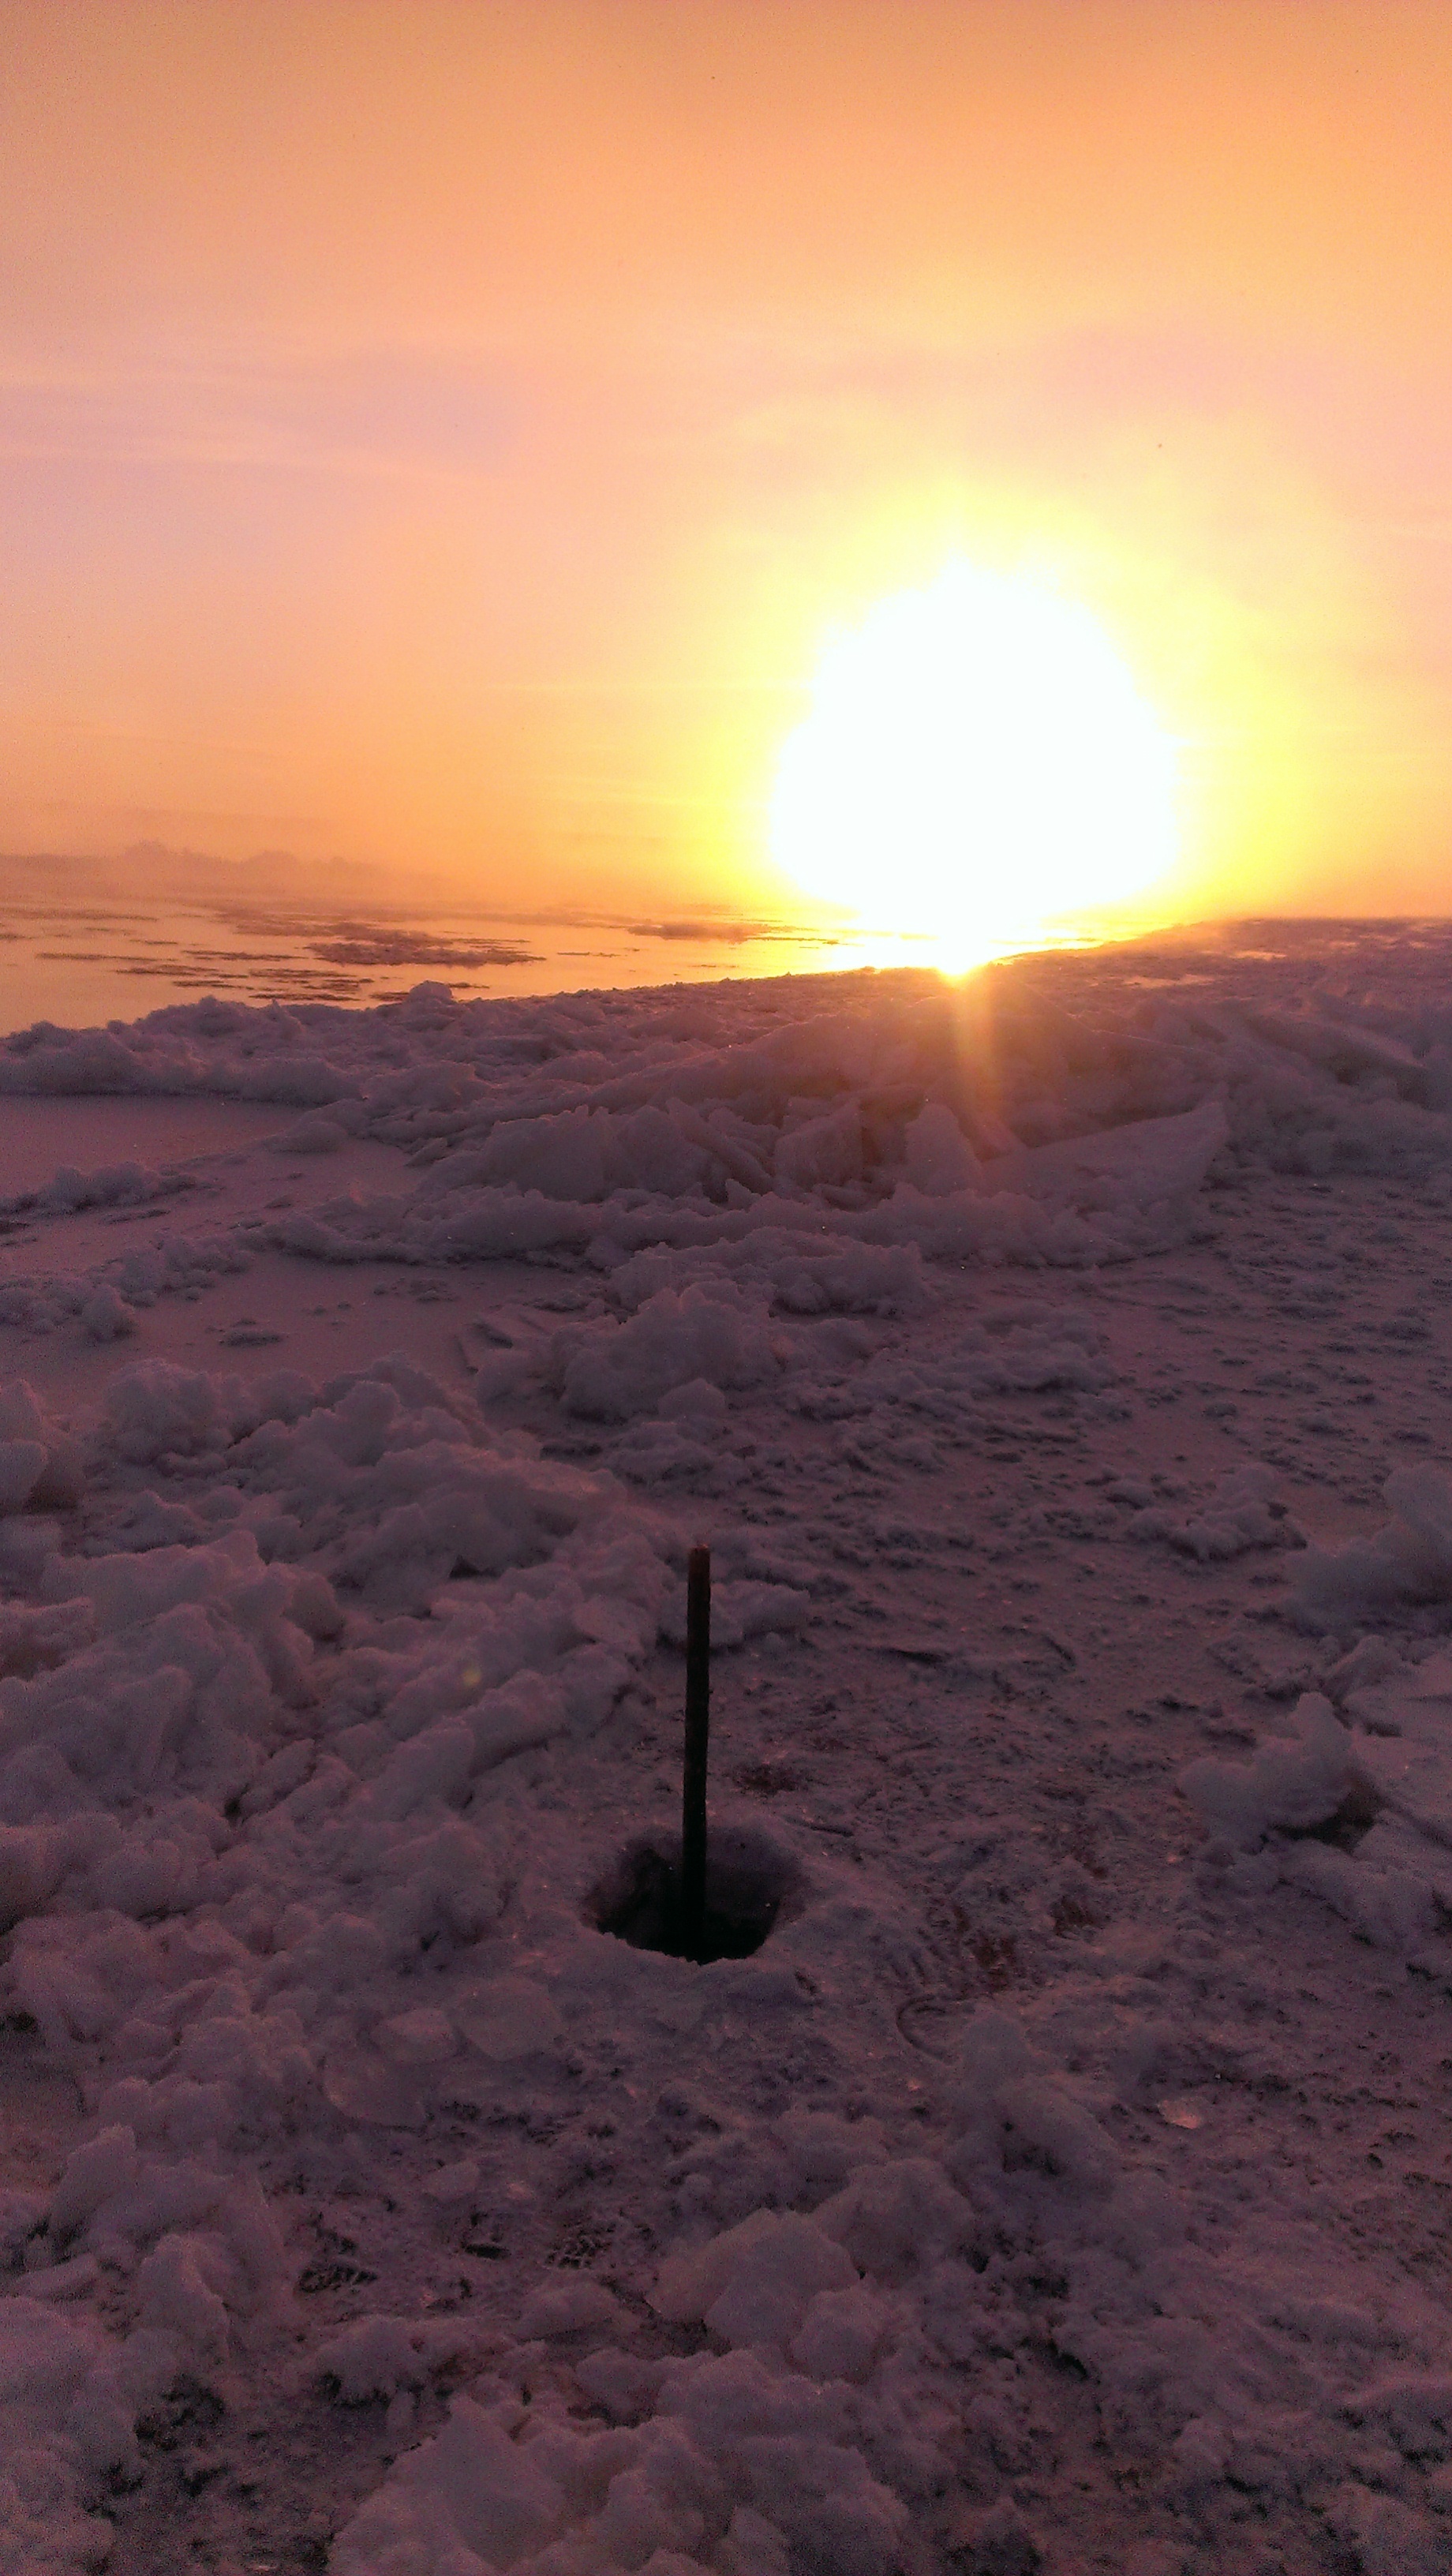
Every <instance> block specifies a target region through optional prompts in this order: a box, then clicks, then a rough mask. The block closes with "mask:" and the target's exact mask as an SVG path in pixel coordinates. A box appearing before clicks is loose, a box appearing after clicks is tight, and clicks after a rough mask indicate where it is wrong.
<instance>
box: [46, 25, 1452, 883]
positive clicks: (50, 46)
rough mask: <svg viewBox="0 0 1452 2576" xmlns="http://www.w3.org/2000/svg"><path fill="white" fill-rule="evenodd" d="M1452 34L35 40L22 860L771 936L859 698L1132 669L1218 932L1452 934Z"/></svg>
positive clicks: (69, 31)
mask: <svg viewBox="0 0 1452 2576" xmlns="http://www.w3.org/2000/svg"><path fill="white" fill-rule="evenodd" d="M1449 130H1452V17H1449V14H1448V12H1447V10H1446V8H1445V6H1444V5H1437V6H1426V7H1424V6H1421V5H1416V0H1365V5H1361V4H1360V0H1358V5H1340V6H1336V5H1326V0H1298V5H1295V6H1289V5H1284V0H1264V5H1259V6H1254V7H1245V6H1241V5H1237V0H1198V5H1197V0H1179V5H1170V0H1154V5H1132V4H1131V0H1120V5H1101V0H1058V4H1057V5H1050V4H1049V0H1000V5H973V6H969V5H958V6H953V7H948V6H940V5H937V0H913V5H901V0H899V5H888V0H877V4H876V5H870V6H868V5H854V0H771V5H767V0H711V5H706V0H701V5H695V0H608V5H604V4H603V0H602V5H593V6H592V5H582V4H581V0H573V4H572V0H529V4H528V5H525V0H518V5H506V6H498V5H494V6H490V5H483V0H479V5H469V6H464V5H448V0H409V5H408V6H407V7H406V8H401V7H399V6H397V5H396V0H390V5H386V6H373V5H369V0H342V5H329V4H328V0H268V5H266V6H263V5H251V6H247V7H236V6H224V5H221V4H220V0H216V5H209V0H180V5H178V0H152V5H148V0H128V5H127V6H126V7H125V8H117V7H115V6H114V5H109V4H107V5H90V0H39V5H31V0H8V5H7V7H6V8H5V10H4V12H3V17H0V242H3V246H4V247H3V253H0V281H3V282H0V455H3V475H0V534H3V560H4V565H5V577H4V583H3V590H0V656H3V674H4V686H3V692H0V755H3V758H0V778H3V782H4V784H3V791H0V848H4V849H9V850H12V851H20V850H26V849H37V848H49V849H62V850H75V851H87V852H107V851H111V850H114V849H117V848H120V847H122V846H124V845H125V844H126V843H128V842H130V841H134V840H137V839H140V838H159V839H162V840H166V841H170V842H175V843H185V844H189V845H192V846H195V847H199V848H205V849H210V850H215V851H217V852H219V853H221V854H223V855H227V856H240V855H242V854H244V853H247V852H250V851H253V850H255V849H257V848H259V847H264V846H270V847H277V846H283V847H289V848H293V849H296V850H297V851H299V852H302V853H304V854H309V855H311V854H321V853H326V852H334V851H336V852H341V853H344V854H346V855H348V856H351V857H356V858H362V859H369V860H373V861H378V862H382V863H383V864H385V865H387V866H390V867H396V868H397V869H398V870H399V872H400V879H401V880H402V878H403V877H404V875H405V872H407V871H409V870H411V869H419V868H430V869H433V868H444V869H447V870H449V871H452V872H454V873H456V874H457V875H458V876H459V878H460V880H461V881H462V882H464V883H466V884H467V885H468V886H469V887H470V888H471V889H472V890H473V891H475V892H477V893H478V895H479V896H480V897H481V899H484V900H488V901H491V902H498V903H501V904H505V905H515V904H517V903H519V902H520V901H521V900H524V899H527V900H528V901H530V902H534V901H561V902H565V901H570V900H575V899H579V898H580V897H582V896H583V897H588V898H589V899H590V900H592V901H616V900H618V901H620V902H622V903H633V902H637V901H640V900H642V899H651V900H664V899H666V898H667V897H671V898H679V899H687V900H690V901H699V900H715V901H718V902H720V903H723V904H732V903H747V904H754V903H759V902H760V901H761V900H763V899H766V898H769V897H772V896H773V895H774V896H775V897H776V898H778V899H780V897H781V894H782V889H781V887H780V884H779V882H778V881H777V880H775V879H774V878H773V875H772V872H771V870H770V867H769V865H768V862H767V859H766V856H765V827H764V809H765V803H766V799H767V796H768V794H769V790H770V785H771V780H772V775H773V770H774V764H775V761H776V758H777V755H778V752H779V749H780V745H781V743H782V741H783V739H784V737H785V735H786V733H787V732H788V731H789V730H790V728H791V726H792V724H793V723H794V722H795V721H796V720H797V719H798V717H799V716H800V714H801V712H802V710H803V707H804V705H805V702H806V691H807V687H808V684H809V682H810V678H811V674H812V671H813V668H814V666H815V663H816V659H817V656H818V653H819V651H820V648H821V645H822V642H823V640H824V638H825V637H826V636H827V635H828V634H829V632H830V631H831V630H832V629H833V628H834V627H838V626H840V625H841V624H843V623H844V622H849V623H850V622H851V621H852V620H853V619H854V618H855V617H857V616H858V615H860V614H861V613H862V612H863V611H864V610H865V609H866V608H867V607H868V606H869V605H870V604H871V602H872V601H873V600H875V599H876V598H878V597H879V596H880V595H882V594H883V593H885V592H889V591H891V590H894V589H897V588H901V587H903V586H905V585H910V584H914V583H919V582H923V581H925V580H928V579H930V578H931V577H932V575H933V574H934V573H935V572H936V571H937V570H938V569H939V568H940V567H941V565H942V564H943V562H944V561H945V560H946V559H947V558H948V557H949V556H950V555H952V554H953V553H966V554H968V555H970V556H972V557H973V558H975V559H977V560H981V561H983V562H986V563H989V564H992V565H998V566H1003V565H1012V564H1016V563H1018V562H1021V561H1026V562H1028V563H1029V564H1030V565H1031V566H1033V567H1034V568H1036V569H1037V570H1038V571H1040V572H1041V573H1047V574H1049V575H1050V576H1051V577H1052V578H1054V579H1055V580H1057V581H1058V582H1059V583H1060V584H1061V585H1062V586H1063V587H1064V588H1065V589H1066V590H1068V591H1069V592H1070V593H1071V594H1072V595H1074V596H1076V597H1078V598H1081V599H1083V600H1084V601H1085V602H1086V603H1087V604H1088V605H1090V606H1091V607H1092V608H1093V609H1094V610H1095V611H1096V612H1097V613H1098V614H1099V615H1100V616H1101V617H1102V618H1103V619H1104V621H1105V623H1106V624H1107V625H1108V627H1109V628H1110V631H1111V633H1112V634H1113V635H1114V637H1115V639H1116V641H1117V642H1118V643H1119V644H1120V646H1121V647H1122V649H1123V651H1124V653H1125V654H1126V656H1127V658H1128V659H1129V661H1130V664H1131V667H1132V668H1133V670H1134V672H1135V674H1136V677H1137V679H1138V680H1139V683H1140V685H1141V687H1142V689H1143V691H1144V693H1145V695H1146V696H1147V697H1148V698H1149V699H1150V701H1151V702H1152V704H1153V705H1154V706H1155V707H1156V708H1157V709H1158V710H1159V712H1160V713H1161V715H1162V717H1163V719H1164V722H1165V723H1166V725H1167V726H1168V727H1169V728H1170V730H1171V731H1172V732H1173V733H1174V734H1175V735H1176V736H1177V737H1178V738H1179V739H1180V741H1181V743H1182V745H1183V750H1182V773H1183V778H1184V825H1185V859H1184V863H1183V866H1182V869H1181V871H1180V876H1179V879H1178V880H1177V882H1176V884H1175V886H1174V887H1173V888H1172V889H1171V890H1170V891H1171V894H1172V896H1173V898H1174V901H1175V904H1176V905H1177V907H1178V908H1180V909H1190V910H1201V911H1203V910H1207V909H1215V908H1225V909H1245V908H1253V907H1256V906H1260V905H1264V906H1266V907H1276V906H1279V907H1290V908H1306V909H1321V908H1326V909H1343V908H1344V909H1359V910H1373V911H1382V910H1385V911H1394V910H1401V911H1406V910H1420V909H1438V910H1446V909H1448V908H1449V903H1448V892H1449V886H1452V871H1449V869H1448V865H1447V855H1446V854H1447V851H1448V846H1449V833H1448V826H1449V818H1452V749H1449V742H1452V728H1449V726H1448V722H1447V707H1448V688H1449V678H1452V615H1449V611H1452V475H1449V467H1452V455H1449V448H1452V381H1449V380H1452V318H1449V314H1452V300H1449V296H1448V291H1447V280H1448V278H1449V276H1452V188H1449V185H1448V181H1447V176H1446V167H1445V162H1446V137H1447V134H1448V132H1449Z"/></svg>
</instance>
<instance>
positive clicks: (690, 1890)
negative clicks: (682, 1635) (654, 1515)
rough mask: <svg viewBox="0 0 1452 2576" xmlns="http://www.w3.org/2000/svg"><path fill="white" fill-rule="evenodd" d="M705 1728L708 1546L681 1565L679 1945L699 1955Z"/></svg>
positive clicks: (708, 1710) (708, 1660)
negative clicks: (682, 1715)
mask: <svg viewBox="0 0 1452 2576" xmlns="http://www.w3.org/2000/svg"><path fill="white" fill-rule="evenodd" d="M710 1734H711V1551H710V1549H709V1548H708V1547H693V1548H692V1550H691V1554H690V1560H689V1563H688V1566H687V1570H686V1760H685V1773H684V1780H683V1786H682V1799H681V1951H682V1955H683V1956H684V1957H685V1958H687V1959H696V1960H699V1958H700V1956H701V1952H702V1950H703V1948H704V1946H705V1930H706V1758H707V1752H708V1749H709V1745H710Z"/></svg>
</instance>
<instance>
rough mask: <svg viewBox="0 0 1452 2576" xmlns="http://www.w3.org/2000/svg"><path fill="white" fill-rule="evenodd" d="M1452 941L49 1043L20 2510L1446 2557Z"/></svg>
mask: <svg viewBox="0 0 1452 2576" xmlns="http://www.w3.org/2000/svg"><path fill="white" fill-rule="evenodd" d="M1449 969H1452V938H1449V937H1448V936H1447V935H1446V934H1445V933H1444V932H1443V931H1442V930H1440V929H1439V928H1434V929H1431V930H1425V929H1424V930H1407V931H1402V932H1396V931H1382V930H1372V929H1365V930H1361V931H1358V930H1356V929H1355V928H1349V929H1343V930H1340V931H1337V932H1335V933H1334V934H1333V933H1332V932H1331V931H1330V930H1324V929H1323V931H1322V932H1320V933H1319V934H1317V935H1316V936H1315V937H1314V938H1312V937H1309V936H1307V937H1305V938H1302V939H1299V940H1298V939H1297V938H1295V937H1293V936H1291V935H1289V934H1287V935H1285V936H1278V935H1277V934H1276V932H1275V931H1274V929H1273V928H1272V929H1271V930H1266V929H1264V927H1262V929H1261V930H1259V931H1257V932H1256V933H1255V935H1254V936H1253V937H1251V938H1239V939H1237V938H1234V937H1230V936H1227V937H1225V938H1224V939H1216V940H1214V941H1209V942H1206V943H1203V944H1201V945H1198V946H1196V945H1194V944H1192V943H1189V942H1184V941H1182V942H1178V943H1170V942H1165V943H1161V944H1160V945H1159V946H1158V947H1156V946H1153V945H1145V944H1143V943H1141V944H1139V945H1137V946H1134V947H1129V948H1125V949H1121V950H1111V951H1103V952H1097V953H1091V954H1086V955H1083V956H1077V957H1074V956H1053V957H1040V958H1036V959H1026V960H1022V961H1019V962H1016V963H1013V964H1008V965H1004V966H1000V967H997V968H994V969H992V970H989V971H988V972H986V973H984V974H983V975H981V976H978V977H976V978H973V979H970V981H969V982H968V983H966V984H965V985H964V986H963V987H961V988H954V987H949V986H946V985H943V984H941V983H940V982H939V981H938V980H937V979H936V978H933V977H930V976H926V975H922V976H918V975H880V976H873V975H862V976H843V977H839V978H826V977H824V978H820V979H785V980H782V981H779V982H762V983H730V984H725V985H722V986H720V987H716V988H711V989H704V988H699V987H697V988H691V989H681V988H671V989H666V990H660V991H655V992H630V993H603V994H578V995H565V996H558V997H554V998H550V999H544V1000H532V1001H528V1002H495V1003H490V1002H476V1003H471V1004H467V1005H456V1004H455V1003H454V1002H453V1001H452V999H451V998H450V996H449V993H448V991H447V990H446V988H444V987H442V986H438V985H427V984H426V985H422V986H420V987H418V988H417V990H416V991H414V992H413V993H412V994H410V995H409V996H408V997H407V999H405V1000H403V1001H400V1002H396V1003H392V1004H389V1005H386V1006H384V1007H382V1008H380V1009H378V1010H374V1011H370V1012H349V1011H347V1010H342V1009H336V1008H332V1007H327V1006H321V1005H318V1006H306V1007H300V1008H298V1009H296V1010H291V1011H285V1010H281V1009H267V1010H249V1009H246V1008H244V1007H242V1006H241V1005H238V1004H235V1003H232V1002H221V1001H215V1000H214V1001H204V1002H201V1003H198V1004H195V1005H191V1006H186V1007H179V1008H176V1009H172V1010H167V1011H163V1012H159V1013H156V1014H154V1015H153V1016H152V1017H151V1018H150V1019H148V1020H144V1021H141V1022H138V1023H136V1024H135V1025H134V1026H129V1027H128V1026H123V1025H121V1024H115V1025H113V1026H111V1027H110V1028H108V1029H104V1030H88V1031H81V1032H76V1031H69V1030H65V1029H60V1028H56V1027H51V1026H49V1025H44V1026H41V1027H38V1028H35V1029H32V1030H29V1031H26V1032H24V1033H22V1034H21V1035H19V1036H17V1037H14V1038H11V1039H10V1040H9V1041H7V1042H5V1043H4V1045H3V1047H0V1192H3V1197H0V2266H3V2268H0V2415H3V2418H4V2425H5V2433H4V2440H3V2442H0V2567H4V2568H6V2569H9V2568H11V2567H14V2568H15V2569H17V2570H21V2569H24V2570H27V2571H29V2570H34V2571H36V2576H72V2571H75V2570H79V2569H100V2568H105V2569H108V2570H110V2571H112V2576H143V2571H145V2576H171V2571H178V2576H179V2571H181V2570H183V2569H193V2568H197V2567H204V2568H211V2569H213V2570H215V2571H218V2576H238V2571H240V2570H242V2569H244V2568H245V2569H263V2568H266V2569H269V2570H271V2569H276V2570H279V2571H281V2570H285V2569H289V2568H296V2569H299V2570H303V2569H307V2568H314V2569H331V2570H333V2571H335V2576H503V2571H506V2570H508V2571H515V2572H516V2576H611V2571H615V2570H630V2571H635V2570H643V2571H646V2576H707V2572H708V2571H711V2576H936V2572H937V2571H939V2570H944V2571H947V2570H952V2571H960V2576H1032V2571H1034V2570H1043V2571H1046V2576H1088V2571H1089V2570H1091V2569H1092V2570H1099V2569H1104V2570H1108V2569H1114V2570H1120V2569H1128V2570H1130V2571H1132V2576H1210V2571H1211V2570H1214V2571H1216V2576H1220V2571H1227V2576H1272V2571H1276V2576H1312V2571H1321V2570H1327V2571H1331V2576H1419V2571H1425V2576H1441V2571H1442V2570H1444V2569H1445V2568H1446V2566H1447V2565H1448V2564H1449V2563H1452V2319H1449V2317H1448V2313H1447V2303H1446V2296H1445V2280H1446V2243H1447V2239H1446V2217H1445V2212H1446V2207H1447V2196H1448V2193H1449V2191H1452V2143H1449V2137H1448V2130H1447V2125H1446V2108H1447V2098H1448V2097H1447V2068H1448V2064H1449V2057H1448V2051H1447V2045H1446V2039H1445V2022H1446V2014H1447V2007H1448V2000H1449V1997H1452V1939H1449V1930H1452V1419H1449V1410H1448V1399H1449V1395H1452V1348H1449V1332H1452V1326H1449V1323H1448V1320H1447V1319H1448V1315H1449V1305H1448V1293H1447V1292H1448V1291H1449V1289H1452V975H1449ZM698 1537H705V1538H707V1539H708V1540H709V1541H710V1543H711V1546H712V1549H713V1555H714V1568H715V1578H716V1586H715V1641H716V1646H717V1649H718V1654H717V1662H716V1668H715V1685H714V1703H713V1728H714V1750H713V1764H714V1770H713V1802H712V1811H713V1820H714V1825H715V1829H716V1833H717V1848H718V1851H719V1853H720V1855H721V1866H722V1869H723V1871H724V1872H726V1873H728V1874H729V1873H734V1879H733V1880H732V1884H733V1885H738V1886H739V1888H741V1889H747V1890H755V1891H756V1892H757V1898H758V1899H759V1902H760V1905H761V1908H762V1912H761V1915H760V1921H761V1923H769V1924H770V1930H769V1936H768V1937H767V1938H766V1939H765V1940H764V1941H763V1942H762V1943H761V1946H760V1947H759V1948H757V1949H756V1950H755V1952H754V1953H752V1954H751V1955H749V1956H746V1957H741V1958H721V1959H719V1960H717V1961H716V1962H715V1963H714V1964H712V1965H710V1966H707V1967H695V1966H691V1965H688V1964H686V1963H685V1962H683V1961H681V1960H678V1959H675V1958H673V1957H669V1956H664V1955H661V1954H660V1953H659V1952H657V1951H654V1950H651V1949H648V1948H637V1947H634V1946H631V1944H630V1943H628V1942H627V1941H625V1940H623V1939H619V1938H616V1937H614V1936H613V1935H612V1934H611V1933H610V1932H609V1931H608V1930H605V1929H602V1928H601V1926H602V1923H603V1922H605V1921H607V1920H612V1919H615V1918H614V1917H613V1915H612V1913H611V1908H612V1906H614V1905H615V1904H616V1903H617V1902H618V1901H620V1897H621V1891H622V1889H624V1888H626V1887H627V1886H629V1885H630V1884H633V1880H632V1877H631V1873H632V1872H634V1871H638V1870H639V1869H641V1868H647V1867H654V1868H656V1869H659V1868H660V1867H661V1866H662V1864H663V1862H664V1861H666V1860H668V1858H669V1854H670V1849H671V1844H670V1836H671V1831H672V1825H673V1820H674V1822H675V1823H676V1825H677V1826H678V1817H677V1816H676V1815H675V1801H676V1798H677V1795H678V1761H679V1735H680V1727H679V1716H680V1698H681V1687H682V1661H681V1652H680V1649H681V1645H682V1642H683V1610H684V1569H685V1559H686V1553H687V1550H688V1548H689V1546H690V1545H691V1544H692V1542H693V1541H694V1540H695V1539H697V1538H698ZM723 1884H724V1881H723ZM743 1901H744V1899H743Z"/></svg>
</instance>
